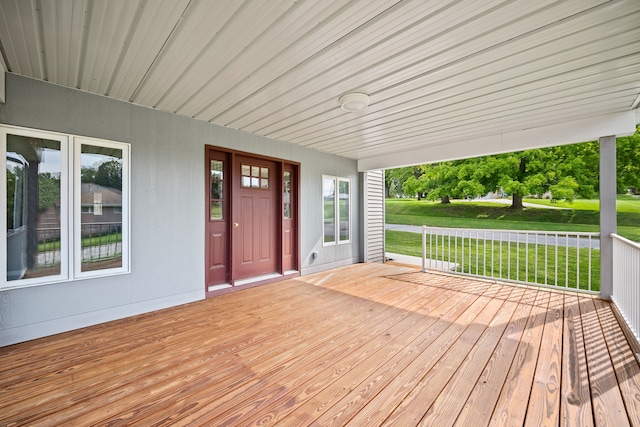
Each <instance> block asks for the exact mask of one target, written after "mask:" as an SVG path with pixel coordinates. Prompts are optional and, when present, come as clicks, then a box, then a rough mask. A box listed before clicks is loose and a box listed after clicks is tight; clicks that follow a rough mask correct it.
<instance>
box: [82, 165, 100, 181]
mask: <svg viewBox="0 0 640 427" xmlns="http://www.w3.org/2000/svg"><path fill="white" fill-rule="evenodd" d="M80 180H81V181H82V182H95V181H96V169H95V168H94V167H91V166H82V167H81V168H80Z"/></svg>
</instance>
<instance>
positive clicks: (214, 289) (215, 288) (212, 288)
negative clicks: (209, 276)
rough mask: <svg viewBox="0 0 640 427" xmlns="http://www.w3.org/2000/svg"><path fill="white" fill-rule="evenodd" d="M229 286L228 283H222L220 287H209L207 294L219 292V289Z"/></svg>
mask: <svg viewBox="0 0 640 427" xmlns="http://www.w3.org/2000/svg"><path fill="white" fill-rule="evenodd" d="M230 287H231V284H230V283H222V284H220V285H211V286H209V287H208V288H207V291H209V292H213V291H219V290H221V289H227V288H230Z"/></svg>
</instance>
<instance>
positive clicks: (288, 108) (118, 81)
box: [0, 0, 640, 169]
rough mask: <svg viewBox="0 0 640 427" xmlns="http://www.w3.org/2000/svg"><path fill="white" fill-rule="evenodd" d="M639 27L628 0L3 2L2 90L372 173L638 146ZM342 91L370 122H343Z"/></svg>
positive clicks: (638, 14)
mask: <svg viewBox="0 0 640 427" xmlns="http://www.w3.org/2000/svg"><path fill="white" fill-rule="evenodd" d="M639 23H640V2H639V1H637V0H610V1H605V0H562V1H558V0H540V1H535V2H533V1H528V0H522V1H513V0H487V1H482V2H479V1H470V0H444V1H417V0H416V1H410V0H405V1H382V0H357V1H346V0H334V1H325V0H323V1H312V0H306V1H305V0H299V1H293V0H287V1H275V0H274V1H262V0H245V1H238V0H216V1H209V0H167V1H160V0H137V1H131V0H117V1H115V0H114V1H109V2H106V1H92V0H86V1H83V0H71V1H29V2H27V1H21V0H0V49H1V51H2V61H3V62H4V63H3V64H2V65H3V66H4V67H5V69H6V70H7V71H8V72H11V73H15V74H20V75H23V76H28V77H32V78H35V79H41V80H47V81H50V82H53V83H56V84H60V85H64V86H69V87H74V88H78V89H81V90H85V91H88V92H93V93H96V94H101V95H106V96H109V97H113V98H117V99H121V100H125V101H129V102H133V103H136V104H140V105H144V106H149V107H153V108H157V109H160V110H166V111H170V112H174V113H176V114H179V115H184V116H188V117H193V118H195V119H198V120H204V121H209V122H212V123H216V124H219V125H223V126H227V127H230V128H234V129H239V130H243V131H247V132H252V133H255V134H258V135H263V136H266V137H269V138H273V139H278V140H282V141H288V142H291V143H294V144H299V145H302V146H306V147H310V148H314V149H317V150H321V151H325V152H329V153H333V154H337V155H341V156H346V157H349V158H353V159H357V160H359V167H360V169H372V168H381V167H392V166H399V165H402V164H410V163H414V164H415V163H419V162H427V161H435V160H442V159H444V158H454V157H464V156H469V155H476V154H488V153H490V152H499V151H508V150H511V149H522V148H527V147H530V146H536V145H538V146H539V145H545V144H547V145H548V144H551V143H552V142H554V141H551V139H553V138H549V136H550V135H556V134H558V133H560V134H566V135H565V136H564V137H562V138H559V139H558V140H556V141H555V143H570V142H578V141H580V139H578V138H585V137H598V136H602V134H600V135H599V134H598V133H600V132H606V131H611V132H615V133H617V134H620V133H621V132H622V133H625V132H627V133H628V132H630V131H632V128H633V126H634V125H635V123H636V122H637V121H638V115H637V110H636V109H637V106H638V105H637V104H638V101H639V100H640V97H639V95H640V77H639V76H640V25H639ZM348 92H364V93H367V94H369V95H370V97H371V105H370V106H369V108H368V109H367V110H366V111H364V112H360V113H346V112H344V111H342V110H341V109H340V107H339V102H338V99H339V98H340V96H341V95H344V94H345V93H348ZM593 123H597V124H599V125H598V126H596V127H593ZM600 124H601V125H600ZM589 125H591V126H592V128H590V129H589V131H584V128H585V127H587V128H588V127H589ZM566 126H568V127H566ZM574 130H583V132H582V133H581V132H577V133H574V132H573V131H574ZM532 131H533V133H531V132H532ZM536 131H538V132H537V133H536ZM522 132H524V133H522ZM567 132H568V134H567ZM509 136H510V137H509ZM509 141H514V142H513V143H510V142H509ZM517 141H520V145H522V146H519V145H518V143H517ZM522 141H524V142H522ZM398 153H403V155H399V154H398Z"/></svg>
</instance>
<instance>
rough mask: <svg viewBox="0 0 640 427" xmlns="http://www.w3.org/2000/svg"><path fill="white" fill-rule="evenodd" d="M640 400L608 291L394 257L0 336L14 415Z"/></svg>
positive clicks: (581, 407) (5, 402) (12, 419)
mask: <svg viewBox="0 0 640 427" xmlns="http://www.w3.org/2000/svg"><path fill="white" fill-rule="evenodd" d="M639 410H640V366H639V365H638V361H637V360H636V358H635V355H634V353H633V351H632V350H631V348H630V347H629V345H628V343H627V341H626V337H625V335H624V333H623V331H622V329H621V328H620V325H619V324H618V321H617V319H616V317H615V315H614V313H613V311H612V309H611V306H610V305H609V303H608V302H606V301H601V300H599V299H597V298H594V297H591V296H584V295H578V294H574V293H565V292H558V291H548V290H545V289H538V288H528V287H520V286H512V285H506V284H497V283H490V282H486V281H482V280H473V279H471V278H461V277H455V276H450V275H445V274H426V273H420V272H417V271H416V270H413V269H411V268H407V267H403V266H393V265H379V264H357V265H352V266H347V267H344V268H340V269H335V270H331V271H328V272H324V273H319V274H315V275H310V276H305V277H299V278H296V279H292V280H288V281H285V282H281V283H277V284H272V285H267V286H263V287H258V288H251V289H247V290H244V291H241V292H236V293H231V294H226V295H222V296H220V297H217V298H212V299H209V300H205V301H201V302H197V303H192V304H186V305H183V306H179V307H173V308H170V309H167V310H162V311H157V312H153V313H148V314H144V315H141V316H136V317H132V318H128V319H123V320H118V321H115V322H110V323H105V324H101V325H97V326H94V327H90V328H84V329H81V330H78V331H71V332H68V333H64V334H59V335H56V336H52V337H47V338H43V339H40V340H34V341H31V342H27V343H21V344H17V345H13V346H9V347H4V348H0V425H1V426H4V425H47V426H49V425H51V426H53V425H68V426H73V425H78V426H84V425H90V424H95V425H112V426H118V425H132V424H134V425H136V424H137V425H203V426H205V425H234V426H235V425H238V426H251V425H282V426H293V425H301V426H302V425H304V426H307V425H317V426H325V425H326V426H329V425H339V426H342V425H353V426H362V425H367V426H375V425H403V426H405V425H406V426H410V425H442V426H447V425H460V426H465V425H510V426H511V425H524V424H531V425H559V424H562V425H572V424H573V425H581V426H582V425H604V424H605V423H607V424H612V423H613V424H615V425H621V426H622V425H633V426H640V415H639V414H640V411H639ZM594 414H595V417H594Z"/></svg>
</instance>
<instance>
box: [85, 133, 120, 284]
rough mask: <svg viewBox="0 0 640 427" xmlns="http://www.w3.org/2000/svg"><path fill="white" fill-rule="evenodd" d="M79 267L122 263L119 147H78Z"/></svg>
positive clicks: (95, 268) (97, 266) (103, 266)
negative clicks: (82, 212)
mask: <svg viewBox="0 0 640 427" xmlns="http://www.w3.org/2000/svg"><path fill="white" fill-rule="evenodd" d="M80 165H81V166H80V168H81V169H80V170H81V178H80V181H81V183H80V204H81V206H80V211H83V209H84V210H85V211H86V212H89V211H90V208H93V211H92V212H91V213H87V214H83V215H81V217H80V234H81V236H80V238H81V243H80V248H81V251H82V254H81V257H80V259H81V261H80V262H81V267H80V271H83V272H84V271H93V270H102V269H108V268H119V267H122V203H123V200H122V150H121V149H119V148H112V147H102V146H97V145H88V144H82V146H81V149H80Z"/></svg>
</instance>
